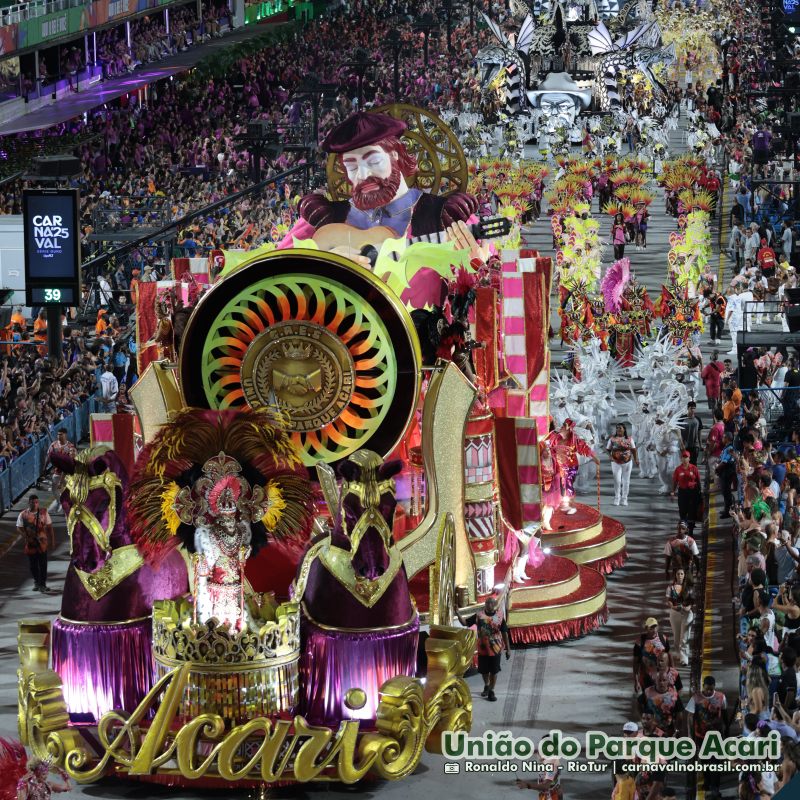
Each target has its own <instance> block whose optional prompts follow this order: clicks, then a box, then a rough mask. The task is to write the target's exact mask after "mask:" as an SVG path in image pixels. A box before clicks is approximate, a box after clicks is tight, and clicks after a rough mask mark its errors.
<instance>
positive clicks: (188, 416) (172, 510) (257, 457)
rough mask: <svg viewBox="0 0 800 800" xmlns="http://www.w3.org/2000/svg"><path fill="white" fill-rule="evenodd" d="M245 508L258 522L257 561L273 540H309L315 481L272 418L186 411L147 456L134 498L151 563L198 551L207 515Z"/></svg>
mask: <svg viewBox="0 0 800 800" xmlns="http://www.w3.org/2000/svg"><path fill="white" fill-rule="evenodd" d="M237 505H238V506H239V507H240V508H238V509H237V510H238V512H239V513H240V515H241V516H242V518H243V519H246V521H248V522H251V531H252V542H251V544H252V547H253V553H254V554H255V553H257V552H258V550H259V549H260V548H261V547H262V546H263V545H264V544H265V543H266V540H267V537H268V536H270V537H272V538H274V539H290V538H295V539H303V540H304V539H305V538H306V536H307V533H308V529H309V525H310V506H311V485H310V482H309V479H308V475H307V473H306V470H305V468H304V467H303V466H302V463H301V461H300V457H299V455H298V453H297V450H296V448H295V445H294V444H293V442H292V440H291V438H290V437H289V434H288V433H287V432H286V431H284V430H283V429H282V428H281V427H280V425H279V423H278V422H277V421H276V419H275V417H274V416H273V415H272V414H270V413H269V412H266V411H205V410H200V409H185V410H183V411H181V412H180V413H179V414H177V415H176V417H175V419H174V420H173V421H172V422H170V423H168V424H167V425H165V426H164V427H163V428H162V429H161V430H160V431H159V433H158V434H157V436H156V437H155V439H153V441H152V442H151V443H150V444H149V445H148V446H147V447H146V448H145V449H144V451H143V452H142V453H141V455H140V456H139V459H138V460H137V462H136V467H135V468H134V473H133V479H132V481H131V485H130V489H129V492H128V499H127V508H128V520H129V524H130V526H131V534H132V535H133V538H134V541H135V542H136V544H137V545H138V547H139V549H140V551H141V552H142V555H143V556H144V557H145V559H146V560H147V561H149V562H153V561H155V560H156V559H157V558H159V557H160V556H162V555H163V554H164V553H165V552H166V551H168V550H170V549H172V548H174V547H177V546H178V545H179V544H181V543H183V544H184V545H185V546H186V548H187V549H188V550H189V551H190V552H192V551H193V550H194V528H195V526H196V525H197V524H202V522H203V520H204V519H205V516H204V515H205V514H207V513H210V514H211V516H216V515H217V514H222V513H229V512H231V510H232V508H233V507H234V506H237ZM214 509H215V511H214ZM201 518H202V519H201Z"/></svg>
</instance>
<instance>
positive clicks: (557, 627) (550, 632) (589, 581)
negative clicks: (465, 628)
mask: <svg viewBox="0 0 800 800" xmlns="http://www.w3.org/2000/svg"><path fill="white" fill-rule="evenodd" d="M579 570H580V581H581V583H580V588H578V589H577V590H575V591H574V592H571V593H570V594H569V595H567V596H565V597H560V598H558V599H557V600H552V599H546V598H543V599H541V600H536V601H527V602H520V603H519V604H516V603H514V604H513V606H512V607H511V608H510V609H509V612H508V627H509V633H510V636H511V641H512V642H514V644H545V643H550V642H560V641H564V640H565V639H574V638H576V637H579V636H585V635H586V634H587V633H591V632H592V631H594V630H596V629H597V628H599V627H600V626H601V625H602V624H603V623H604V622H605V621H606V619H607V617H608V608H607V606H606V581H605V578H604V577H603V576H602V575H601V574H600V573H599V572H598V571H597V570H595V569H592V568H591V567H585V566H581V567H579Z"/></svg>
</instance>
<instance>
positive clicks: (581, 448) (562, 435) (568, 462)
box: [548, 419, 600, 514]
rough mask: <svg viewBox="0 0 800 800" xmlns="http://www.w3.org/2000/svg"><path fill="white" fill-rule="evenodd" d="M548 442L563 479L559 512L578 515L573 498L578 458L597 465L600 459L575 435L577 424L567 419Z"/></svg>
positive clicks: (549, 437)
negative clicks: (587, 459) (583, 458)
mask: <svg viewBox="0 0 800 800" xmlns="http://www.w3.org/2000/svg"><path fill="white" fill-rule="evenodd" d="M548 441H549V444H550V448H551V450H553V452H554V454H555V461H556V463H557V465H558V474H559V476H560V478H561V501H560V503H559V511H563V512H564V513H565V514H576V513H577V509H576V508H574V507H573V506H572V498H573V497H574V496H575V476H576V475H577V474H578V467H579V466H580V462H579V460H578V456H579V455H582V456H588V457H589V458H591V459H592V461H594V463H595V464H599V463H600V459H598V457H597V456H596V455H595V453H594V450H592V449H591V448H590V447H589V446H588V445H587V444H586V442H585V441H584V440H583V439H580V438H579V437H578V436H577V435H576V434H575V423H574V422H573V421H572V420H571V419H567V420H566V421H565V422H564V424H563V425H562V426H561V428H560V429H559V430H557V431H553V433H551V434H550V435H549V436H548Z"/></svg>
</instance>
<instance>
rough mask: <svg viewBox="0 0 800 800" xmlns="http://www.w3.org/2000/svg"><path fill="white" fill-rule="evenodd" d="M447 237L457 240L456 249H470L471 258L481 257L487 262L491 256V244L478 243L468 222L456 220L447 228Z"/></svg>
mask: <svg viewBox="0 0 800 800" xmlns="http://www.w3.org/2000/svg"><path fill="white" fill-rule="evenodd" d="M447 238H448V240H449V241H451V242H455V245H456V250H468V251H469V257H470V258H479V259H480V260H481V261H483V262H484V263H486V260H487V259H488V258H489V253H490V250H489V245H488V244H482V245H481V244H478V242H477V240H476V239H475V237H474V236H473V235H472V231H471V230H470V229H469V226H468V225H467V223H466V222H455V223H453V224H452V225H451V226H450V227H449V228H448V229H447Z"/></svg>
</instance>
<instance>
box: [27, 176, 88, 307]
mask: <svg viewBox="0 0 800 800" xmlns="http://www.w3.org/2000/svg"><path fill="white" fill-rule="evenodd" d="M78 220H79V198H78V191H77V189H26V190H25V191H24V192H23V196H22V221H23V235H24V241H25V301H26V304H27V305H29V306H46V305H67V306H70V305H77V304H78V303H79V302H80V297H81V243H80V230H79V228H78Z"/></svg>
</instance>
